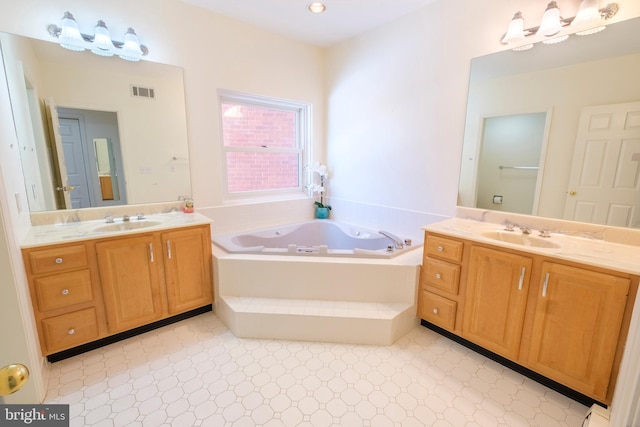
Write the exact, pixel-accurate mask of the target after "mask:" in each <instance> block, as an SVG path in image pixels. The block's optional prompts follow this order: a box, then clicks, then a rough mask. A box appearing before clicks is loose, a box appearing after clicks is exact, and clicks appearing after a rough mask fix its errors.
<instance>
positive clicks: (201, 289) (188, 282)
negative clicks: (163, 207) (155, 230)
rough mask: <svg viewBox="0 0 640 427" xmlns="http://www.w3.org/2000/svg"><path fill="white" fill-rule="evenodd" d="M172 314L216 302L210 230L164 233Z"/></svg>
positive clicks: (194, 229)
mask: <svg viewBox="0 0 640 427" xmlns="http://www.w3.org/2000/svg"><path fill="white" fill-rule="evenodd" d="M161 237H162V248H163V250H164V271H165V278H166V283H167V303H168V305H169V314H177V313H182V312H185V311H189V310H192V309H194V308H198V307H202V306H204V305H207V304H211V303H213V286H212V285H209V286H203V284H211V283H213V279H212V271H211V265H212V264H211V262H212V260H211V235H210V232H209V228H208V227H207V228H203V227H199V228H191V229H188V230H176V231H169V232H165V233H162V235H161Z"/></svg>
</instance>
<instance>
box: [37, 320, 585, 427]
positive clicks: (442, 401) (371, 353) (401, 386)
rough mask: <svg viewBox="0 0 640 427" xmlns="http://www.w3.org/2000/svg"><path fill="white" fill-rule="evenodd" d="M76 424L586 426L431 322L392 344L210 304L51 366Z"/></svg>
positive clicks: (547, 393)
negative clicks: (297, 331) (327, 337)
mask: <svg viewBox="0 0 640 427" xmlns="http://www.w3.org/2000/svg"><path fill="white" fill-rule="evenodd" d="M45 403H50V404H55V403H63V404H69V405H70V415H71V420H70V425H71V426H74V427H75V426H160V425H164V426H176V427H178V426H203V427H205V426H215V427H219V426H231V427H240V426H314V427H318V426H330V425H334V426H349V427H357V426H402V427H411V426H435V427H447V426H448V427H451V426H454V427H458V426H466V427H488V426H496V427H524V426H544V427H580V426H582V421H583V418H584V416H585V414H586V413H587V409H588V408H586V407H585V406H583V405H581V404H579V403H576V402H574V401H572V400H570V399H568V398H566V397H564V396H562V395H560V394H558V393H556V392H555V391H553V390H550V389H548V388H546V387H544V386H542V385H540V384H538V383H536V382H534V381H532V380H529V379H527V378H526V377H524V376H522V375H520V374H517V373H515V372H513V371H511V370H509V369H507V368H504V367H503V366H501V365H499V364H497V363H495V362H493V361H491V360H489V359H487V358H485V357H483V356H481V355H479V354H477V353H475V352H473V351H471V350H468V349H466V348H465V347H463V346H461V345H459V344H457V343H455V342H453V341H451V340H449V339H446V338H444V337H442V336H440V335H438V334H436V333H434V332H433V331H431V330H428V329H426V328H423V327H416V328H414V329H412V330H411V331H410V332H409V334H407V335H405V336H404V337H402V338H401V339H399V340H398V341H397V342H396V343H395V344H393V345H392V346H371V345H351V344H328V343H320V342H298V341H296V342H293V341H276V340H261V339H258V340H256V339H242V338H237V337H235V336H234V335H233V334H232V333H231V332H230V331H229V330H228V329H227V328H226V327H225V326H224V325H223V324H222V323H221V322H220V320H218V318H217V317H216V316H215V315H214V314H213V313H206V314H203V315H200V316H197V317H194V318H191V319H188V320H185V321H183V322H180V323H177V324H174V325H170V326H166V327H164V328H161V329H158V330H156V331H152V332H148V333H146V334H143V335H140V336H137V337H134V338H130V339H128V340H125V341H122V342H119V343H115V344H111V345H109V346H107V347H104V348H101V349H97V350H93V351H91V352H88V353H85V354H82V355H78V356H75V357H73V358H70V359H67V360H63V361H61V362H57V363H54V364H52V365H51V374H50V381H49V390H48V393H47V397H46V400H45Z"/></svg>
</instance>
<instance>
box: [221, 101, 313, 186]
mask: <svg viewBox="0 0 640 427" xmlns="http://www.w3.org/2000/svg"><path fill="white" fill-rule="evenodd" d="M218 99H219V103H220V113H221V117H222V119H221V123H222V149H223V165H224V172H225V173H224V177H225V182H224V184H225V196H226V198H239V197H243V198H245V197H259V196H267V195H274V194H293V193H302V191H303V182H302V181H303V171H304V164H303V159H305V154H306V153H307V151H308V149H307V147H308V144H309V120H310V112H311V106H310V105H309V104H303V103H298V102H293V101H285V100H281V99H275V98H268V97H263V96H258V95H249V94H242V93H237V92H230V91H222V90H220V91H218Z"/></svg>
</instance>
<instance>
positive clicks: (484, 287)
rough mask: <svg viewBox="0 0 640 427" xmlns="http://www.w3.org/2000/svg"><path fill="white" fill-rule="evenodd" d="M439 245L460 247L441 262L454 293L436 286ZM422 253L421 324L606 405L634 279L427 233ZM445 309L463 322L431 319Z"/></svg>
mask: <svg viewBox="0 0 640 427" xmlns="http://www.w3.org/2000/svg"><path fill="white" fill-rule="evenodd" d="M434 238H435V239H434ZM442 239H445V240H446V241H447V242H448V243H449V244H452V243H458V244H459V245H460V249H459V252H460V254H461V255H460V257H459V261H454V262H451V261H452V260H451V259H450V260H449V261H446V262H447V263H448V264H449V265H448V267H456V268H459V269H460V270H459V271H460V286H459V291H458V293H457V294H456V293H455V291H454V288H450V289H445V287H443V286H441V285H440V284H438V283H440V282H437V281H436V283H434V281H433V277H434V275H435V274H438V273H440V275H441V277H445V276H444V275H443V274H442V273H441V272H443V271H446V269H444V268H443V267H438V266H439V265H440V264H438V263H439V262H440V261H443V260H442V259H435V257H437V256H438V255H437V254H438V253H441V252H443V251H437V248H438V247H441V246H442V245H441V244H439V243H438V242H441V241H442ZM434 241H435V242H436V243H435V244H434V243H433V242H434ZM434 248H436V251H435V253H434ZM449 253H451V251H449ZM424 254H425V256H424V260H423V265H422V268H421V281H420V284H421V285H420V286H421V288H420V292H419V302H418V306H419V316H420V317H421V318H422V319H424V320H426V321H427V322H430V323H433V324H435V325H436V326H439V327H441V328H443V329H446V330H448V331H450V332H453V333H454V334H456V335H458V336H460V337H462V338H464V339H465V340H467V341H470V342H472V343H474V344H477V345H479V346H481V347H483V348H486V349H488V350H490V351H492V352H493V353H495V354H498V355H500V356H502V357H505V358H506V359H509V360H511V361H513V362H515V363H517V364H519V365H521V366H523V367H525V368H528V369H530V370H532V371H534V372H537V373H539V374H541V375H543V376H545V377H547V378H549V379H551V380H554V381H556V382H558V383H560V384H563V385H565V386H567V387H568V388H571V389H573V390H575V391H578V392H580V393H582V394H584V395H586V396H589V397H591V398H593V399H595V400H597V401H599V402H603V403H607V404H608V403H610V402H611V399H612V397H613V388H614V385H615V380H616V376H617V372H618V365H619V363H620V360H621V358H622V351H623V349H624V343H625V340H626V335H627V331H628V327H629V322H630V318H631V311H632V309H633V305H634V302H635V294H636V292H637V290H638V282H639V277H638V276H636V275H630V274H625V273H617V272H615V271H609V270H604V269H600V268H596V267H592V266H587V265H581V264H577V263H572V262H564V261H560V260H557V259H554V258H551V257H546V256H541V255H537V254H530V253H527V252H522V251H517V250H512V249H506V248H502V247H499V246H493V245H487V244H480V243H476V242H473V241H469V240H464V239H456V238H451V237H448V236H441V235H438V234H435V235H434V234H432V233H429V232H428V233H427V234H426V239H425V247H424ZM446 304H450V305H452V306H451V307H452V308H451V310H455V311H457V314H456V316H455V317H456V318H457V319H462V322H459V320H458V321H456V322H455V324H452V323H451V322H452V321H451V320H450V319H451V317H447V318H446V319H449V320H444V321H443V320H442V319H443V317H444V316H437V315H434V312H433V309H434V308H435V309H437V310H438V313H442V310H441V307H443V306H445V305H446ZM451 310H450V311H451ZM444 312H445V313H447V311H446V309H445V310H444ZM459 323H461V325H460V324H459Z"/></svg>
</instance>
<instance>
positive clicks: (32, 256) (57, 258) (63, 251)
mask: <svg viewBox="0 0 640 427" xmlns="http://www.w3.org/2000/svg"><path fill="white" fill-rule="evenodd" d="M29 263H30V265H31V273H33V274H42V273H53V272H56V271H65V270H70V269H73V268H79V267H85V266H86V265H87V264H88V261H87V250H86V248H85V246H84V245H74V246H63V247H60V248H53V249H42V250H35V251H30V252H29Z"/></svg>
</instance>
